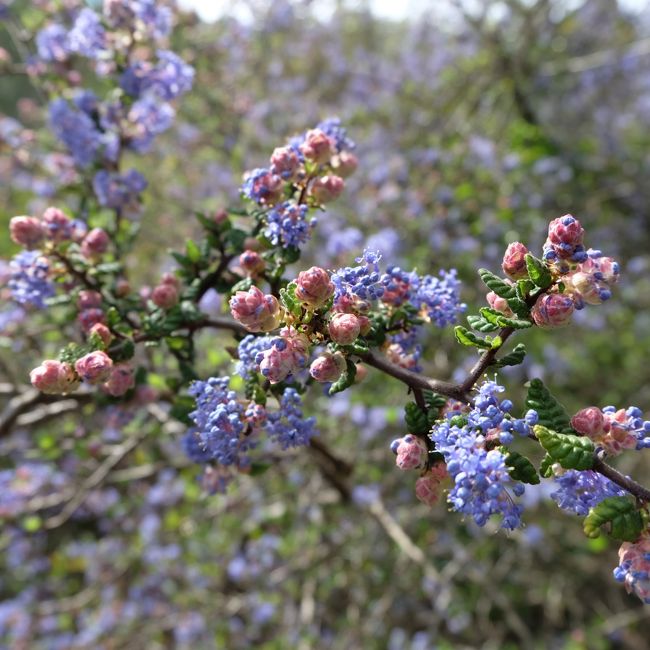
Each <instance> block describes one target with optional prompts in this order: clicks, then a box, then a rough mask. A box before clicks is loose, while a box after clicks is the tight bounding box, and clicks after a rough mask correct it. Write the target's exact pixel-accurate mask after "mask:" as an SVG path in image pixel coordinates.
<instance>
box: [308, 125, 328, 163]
mask: <svg viewBox="0 0 650 650" xmlns="http://www.w3.org/2000/svg"><path fill="white" fill-rule="evenodd" d="M300 152H301V153H302V155H303V156H304V157H305V158H307V160H311V161H313V162H315V163H318V164H324V163H327V162H329V161H330V159H331V158H332V155H333V154H334V142H333V140H332V138H330V137H329V136H328V135H327V133H325V132H324V131H321V130H320V129H311V130H309V131H307V133H306V134H305V141H304V142H303V143H302V144H301V145H300Z"/></svg>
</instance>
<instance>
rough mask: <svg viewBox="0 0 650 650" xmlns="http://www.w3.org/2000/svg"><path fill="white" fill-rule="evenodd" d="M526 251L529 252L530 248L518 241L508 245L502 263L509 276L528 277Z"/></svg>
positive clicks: (514, 277)
mask: <svg viewBox="0 0 650 650" xmlns="http://www.w3.org/2000/svg"><path fill="white" fill-rule="evenodd" d="M526 253H528V249H527V248H526V247H525V246H524V245H523V244H521V243H520V242H518V241H516V242H513V243H512V244H509V245H508V248H506V252H505V254H504V256H503V262H502V264H501V268H502V269H503V272H504V273H505V274H506V275H507V276H508V277H510V278H512V279H513V280H519V279H521V278H525V277H526V275H527V274H528V271H527V270H526Z"/></svg>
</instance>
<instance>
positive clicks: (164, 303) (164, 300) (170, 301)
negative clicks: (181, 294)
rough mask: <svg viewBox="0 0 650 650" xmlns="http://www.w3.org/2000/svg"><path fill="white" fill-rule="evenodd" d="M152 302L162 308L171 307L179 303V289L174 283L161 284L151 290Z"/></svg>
mask: <svg viewBox="0 0 650 650" xmlns="http://www.w3.org/2000/svg"><path fill="white" fill-rule="evenodd" d="M151 302H153V304H154V305H156V307H160V309H171V308H172V307H174V306H175V305H176V304H178V289H177V288H176V287H175V286H174V285H173V284H159V285H158V286H157V287H155V288H154V290H153V291H152V292H151Z"/></svg>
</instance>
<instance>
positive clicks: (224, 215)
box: [212, 208, 228, 225]
mask: <svg viewBox="0 0 650 650" xmlns="http://www.w3.org/2000/svg"><path fill="white" fill-rule="evenodd" d="M212 218H213V220H214V222H215V223H216V224H217V225H219V224H222V223H224V222H225V221H227V220H228V212H226V210H224V209H223V208H220V209H219V210H217V211H216V212H215V213H214V216H213V217H212Z"/></svg>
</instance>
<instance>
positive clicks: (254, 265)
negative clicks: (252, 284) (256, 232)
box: [239, 250, 266, 276]
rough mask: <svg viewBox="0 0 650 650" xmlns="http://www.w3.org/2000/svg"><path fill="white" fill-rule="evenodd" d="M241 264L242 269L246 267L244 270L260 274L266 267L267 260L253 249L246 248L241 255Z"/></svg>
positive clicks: (250, 273)
mask: <svg viewBox="0 0 650 650" xmlns="http://www.w3.org/2000/svg"><path fill="white" fill-rule="evenodd" d="M239 264H240V265H241V267H242V269H244V271H246V272H247V273H248V274H249V275H251V276H254V275H258V274H259V273H261V272H262V271H264V268H265V267H266V262H265V261H264V259H263V258H262V256H261V255H260V254H259V253H257V252H255V251H252V250H245V251H244V252H243V253H242V254H241V255H240V256H239Z"/></svg>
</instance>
